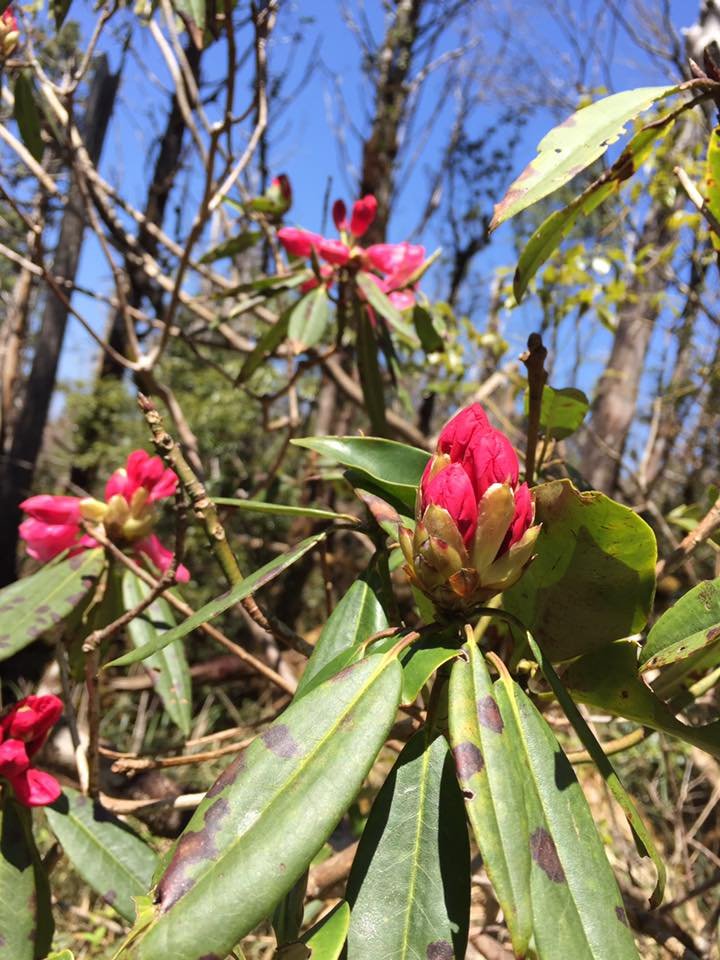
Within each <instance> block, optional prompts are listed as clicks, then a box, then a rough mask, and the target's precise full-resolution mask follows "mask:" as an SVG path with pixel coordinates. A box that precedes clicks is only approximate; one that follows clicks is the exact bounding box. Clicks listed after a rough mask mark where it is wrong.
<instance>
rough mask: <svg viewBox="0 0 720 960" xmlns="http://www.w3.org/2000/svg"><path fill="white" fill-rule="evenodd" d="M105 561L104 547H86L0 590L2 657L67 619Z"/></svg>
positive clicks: (24, 645) (83, 596) (0, 650)
mask: <svg viewBox="0 0 720 960" xmlns="http://www.w3.org/2000/svg"><path fill="white" fill-rule="evenodd" d="M104 565H105V555H104V553H103V551H102V550H100V549H96V550H86V551H85V552H84V553H79V554H78V555H77V556H75V557H70V558H69V559H68V560H63V561H61V562H60V563H55V564H50V565H48V566H45V567H42V568H41V569H40V570H38V572H37V573H35V574H33V575H32V576H31V577H23V579H22V580H18V581H17V582H16V583H12V584H10V586H9V587H5V589H4V590H0V660H5V659H6V658H7V657H10V656H12V655H13V654H14V653H17V651H18V650H22V648H23V647H26V646H27V645H28V644H29V643H32V641H33V640H36V639H37V638H38V637H40V636H42V635H43V634H44V633H46V632H47V631H48V630H50V628H51V627H53V626H55V625H56V624H58V623H60V622H61V621H62V620H64V619H65V617H67V616H68V614H70V613H71V612H72V611H73V610H74V609H75V607H77V606H78V605H79V604H80V603H82V601H83V600H84V599H85V597H86V596H87V594H88V593H89V591H90V590H91V589H92V588H93V587H94V585H95V583H96V581H97V578H98V577H99V575H100V573H101V571H102V569H103V567H104Z"/></svg>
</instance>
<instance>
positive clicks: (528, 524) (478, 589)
mask: <svg viewBox="0 0 720 960" xmlns="http://www.w3.org/2000/svg"><path fill="white" fill-rule="evenodd" d="M519 473H520V465H519V463H518V458H517V454H516V452H515V450H514V449H513V446H512V444H511V443H510V441H509V440H508V438H507V437H506V436H505V435H504V434H503V433H501V432H500V431H499V430H496V429H495V428H494V427H493V426H492V425H491V424H490V422H489V420H488V418H487V416H486V415H485V412H484V410H483V409H482V407H481V406H480V405H479V404H473V405H472V406H470V407H467V408H466V409H465V410H461V411H460V413H458V414H457V415H456V416H455V417H453V419H452V420H450V422H449V423H448V424H447V425H446V426H445V427H444V428H443V430H442V432H441V433H440V437H439V439H438V445H437V452H436V454H435V456H433V457H432V458H431V459H430V461H429V462H428V464H427V466H426V468H425V471H424V472H423V475H422V478H421V480H420V486H419V488H418V495H417V509H416V519H417V522H416V526H415V530H414V531H411V530H409V529H407V528H405V527H400V530H399V540H400V546H401V548H402V551H403V554H404V555H405V559H406V561H407V563H406V568H405V569H406V571H407V573H408V576H409V577H410V579H411V581H412V582H413V583H414V584H415V585H416V586H417V587H418V588H419V589H420V590H422V591H423V592H424V593H426V594H427V595H428V596H429V597H430V598H431V599H432V600H433V602H434V603H435V604H436V605H437V606H438V607H439V608H440V609H443V610H446V611H452V612H463V613H465V612H467V611H468V610H470V609H472V608H473V607H476V606H478V605H479V604H481V603H484V602H486V601H487V600H488V599H490V598H491V597H493V596H495V594H497V593H500V592H501V591H503V590H506V589H508V588H509V587H511V586H512V585H513V584H514V583H515V582H516V581H517V580H518V579H519V577H520V576H521V575H522V572H523V570H524V569H525V567H526V566H527V564H528V563H529V562H530V560H531V559H532V552H533V549H534V546H535V541H536V540H537V537H538V534H539V532H540V527H539V526H533V520H534V516H535V508H534V504H533V500H532V494H531V493H530V490H529V489H528V486H527V484H526V483H523V484H521V485H518V480H519Z"/></svg>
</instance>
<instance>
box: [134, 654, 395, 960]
mask: <svg viewBox="0 0 720 960" xmlns="http://www.w3.org/2000/svg"><path fill="white" fill-rule="evenodd" d="M399 698H400V667H399V664H398V663H397V660H394V659H391V658H386V657H383V656H372V657H368V658H367V659H366V660H363V661H362V662H361V663H359V664H357V665H356V666H355V667H353V668H352V669H350V670H348V671H345V672H344V673H343V674H342V675H340V676H339V677H336V678H334V679H333V680H331V681H329V682H328V683H325V684H323V685H322V686H321V687H318V688H317V689H316V690H314V691H312V693H309V694H308V695H307V696H305V697H303V698H302V699H301V700H299V701H297V702H296V703H294V704H292V705H291V706H290V707H289V708H288V709H287V710H286V711H285V713H284V714H283V715H282V716H281V717H280V718H279V719H278V720H277V721H276V722H275V723H274V724H273V725H272V726H271V727H269V728H268V729H267V730H265V731H264V732H263V733H262V734H261V735H260V736H259V737H257V738H256V739H255V740H254V741H253V742H252V744H250V746H249V747H248V748H247V749H246V750H245V751H244V752H243V753H241V754H240V755H239V756H238V757H237V758H236V760H235V761H234V762H233V763H232V764H231V765H230V767H228V769H227V770H226V771H225V773H224V774H223V775H222V776H221V777H220V779H219V780H218V781H217V782H216V784H215V785H214V786H213V787H212V788H211V789H210V790H209V791H208V793H207V795H206V797H205V799H204V800H203V801H202V803H201V804H200V806H199V807H198V809H197V811H196V812H195V814H194V816H193V818H192V820H191V821H190V823H189V824H188V827H187V829H186V830H185V832H184V833H183V835H182V836H181V837H180V839H179V840H178V842H177V844H176V846H175V850H174V854H173V858H172V861H171V863H170V866H169V867H168V869H167V870H166V871H165V873H164V875H163V877H162V879H161V880H160V882H159V884H158V887H157V890H156V894H155V900H156V913H155V919H154V921H153V923H152V924H151V925H150V926H149V927H147V928H146V929H145V930H144V931H143V932H142V933H141V934H140V936H139V938H138V939H137V940H135V941H134V942H133V943H132V944H131V945H130V949H129V952H128V951H126V952H125V953H123V957H132V958H133V960H167V958H168V957H172V958H173V960H197V958H198V957H199V956H206V955H211V956H212V955H217V956H222V957H224V956H225V955H226V954H227V953H228V951H229V950H230V949H231V948H232V947H233V945H234V944H235V943H237V941H238V940H240V939H241V938H242V937H243V936H245V935H246V934H247V933H248V932H249V931H250V930H252V929H253V928H254V927H255V926H256V925H257V924H258V923H259V922H260V921H261V920H262V919H263V918H264V917H266V916H268V914H269V913H270V912H271V911H272V908H273V906H274V905H275V904H276V903H277V902H278V901H279V900H280V898H281V897H283V896H284V895H285V894H286V893H287V891H288V890H289V889H290V888H291V887H292V886H293V884H294V883H295V882H296V881H297V879H298V878H299V877H300V876H301V875H302V873H303V872H304V871H305V869H306V868H307V866H308V864H309V863H310V861H311V860H312V858H313V856H314V855H315V854H316V853H317V851H318V850H319V849H320V848H321V847H322V845H323V843H324V842H325V840H326V839H327V837H328V836H329V835H330V833H331V832H332V830H333V829H334V828H335V826H336V825H337V823H338V821H339V820H340V818H341V816H342V814H343V813H344V811H345V810H346V809H347V808H348V806H349V805H350V804H351V803H352V801H353V799H354V798H355V796H356V794H357V791H358V790H359V788H360V785H361V784H362V781H363V779H364V777H365V775H366V774H367V772H368V770H369V769H370V767H371V766H372V763H373V761H374V760H375V757H376V755H377V752H378V750H379V749H380V747H381V746H382V744H383V743H384V742H385V737H386V736H387V733H388V731H389V729H390V727H391V725H392V723H393V720H394V719H395V713H396V710H397V706H398V702H399ZM329 787H330V788H329Z"/></svg>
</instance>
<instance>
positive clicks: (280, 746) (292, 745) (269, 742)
mask: <svg viewBox="0 0 720 960" xmlns="http://www.w3.org/2000/svg"><path fill="white" fill-rule="evenodd" d="M260 739H261V740H262V742H263V743H264V744H265V746H266V747H267V748H268V750H271V751H272V752H273V753H274V754H276V755H277V756H278V757H285V758H286V759H288V758H290V757H296V756H297V755H298V754H299V753H300V747H299V746H298V745H297V743H296V742H295V738H294V737H293V735H292V733H290V729H289V728H288V727H287V726H286V725H285V724H284V723H279V724H278V725H277V726H275V727H270V728H269V729H268V730H266V731H265V732H264V733H261V734H260Z"/></svg>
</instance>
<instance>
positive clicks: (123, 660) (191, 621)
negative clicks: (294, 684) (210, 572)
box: [105, 533, 325, 669]
mask: <svg viewBox="0 0 720 960" xmlns="http://www.w3.org/2000/svg"><path fill="white" fill-rule="evenodd" d="M324 536H325V534H324V533H316V534H315V535H314V536H312V537H308V538H307V539H306V540H303V541H302V542H301V543H299V544H298V545H297V546H296V547H294V548H293V549H292V550H289V551H288V552H287V553H282V554H280V556H279V557H275V558H274V559H273V560H271V561H270V562H269V563H266V564H265V566H263V567H260V569H259V570H256V571H255V573H252V574H250V576H249V577H246V578H245V579H244V580H243V581H241V582H240V583H239V584H237V585H236V586H234V587H233V588H232V589H231V590H228V592H227V593H224V594H223V595H222V596H220V597H217V599H215V600H211V601H210V603H206V604H205V606H203V607H201V608H200V609H199V610H196V611H195V613H194V614H193V615H192V616H191V617H188V618H187V620H184V621H183V622H182V623H181V624H178V626H177V627H173V629H172V630H168V631H167V632H166V633H160V634H158V635H157V636H156V638H155V639H154V640H153V641H151V642H150V643H146V644H145V645H144V646H142V647H140V648H139V649H137V650H131V651H130V652H129V653H125V654H123V656H121V657H117V658H116V659H115V660H111V661H110V663H107V664H105V669H107V668H108V667H124V666H127V665H128V664H129V663H137V662H138V660H145V659H146V658H147V657H149V656H150V655H151V654H153V653H157V652H158V651H159V650H162V649H163V647H167V646H168V644H170V643H174V642H175V640H180V639H181V638H182V637H186V636H187V635H188V634H189V633H191V632H192V631H193V630H195V629H196V628H197V627H199V626H200V625H201V624H203V623H207V622H208V620H213V619H214V618H215V617H217V616H219V615H220V614H221V613H224V612H225V610H228V609H229V608H230V607H233V606H235V604H236V603H240V601H241V600H244V599H245V598H246V597H249V596H250V594H251V593H254V592H255V591H256V590H259V589H260V587H264V586H265V585H266V584H268V583H270V582H271V581H273V580H274V579H275V578H276V577H278V576H280V574H281V573H283V572H284V571H285V570H287V568H288V567H290V566H292V565H293V563H295V561H296V560H299V559H300V557H302V556H304V554H306V553H307V552H308V550H312V548H313V547H314V546H315V545H316V544H317V543H319V542H320V541H321V540H322V539H323V538H324Z"/></svg>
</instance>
